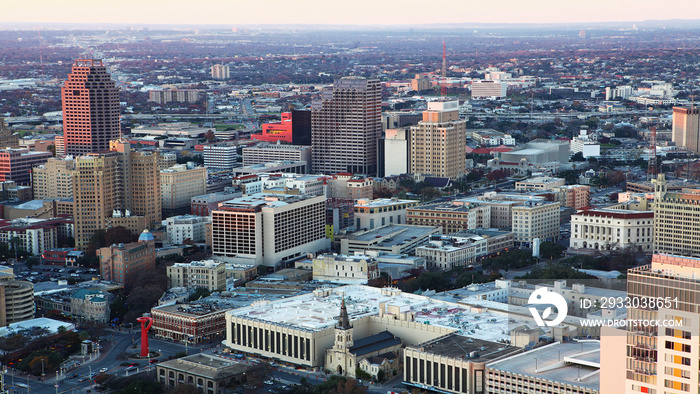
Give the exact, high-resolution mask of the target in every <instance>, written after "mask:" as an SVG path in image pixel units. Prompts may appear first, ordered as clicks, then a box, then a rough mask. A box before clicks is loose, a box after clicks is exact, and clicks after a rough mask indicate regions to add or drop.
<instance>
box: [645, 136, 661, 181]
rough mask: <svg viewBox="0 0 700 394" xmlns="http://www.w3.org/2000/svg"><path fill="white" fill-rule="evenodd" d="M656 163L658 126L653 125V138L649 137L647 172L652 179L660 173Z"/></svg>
mask: <svg viewBox="0 0 700 394" xmlns="http://www.w3.org/2000/svg"><path fill="white" fill-rule="evenodd" d="M658 172H659V171H658V168H657V163H656V126H652V127H651V138H649V167H648V168H647V173H648V174H649V177H650V178H651V179H654V178H655V177H656V175H657V174H658Z"/></svg>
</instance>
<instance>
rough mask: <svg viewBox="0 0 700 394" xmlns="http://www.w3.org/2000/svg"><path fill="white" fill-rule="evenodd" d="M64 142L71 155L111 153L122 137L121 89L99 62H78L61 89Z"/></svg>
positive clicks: (79, 60) (86, 60)
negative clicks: (120, 119)
mask: <svg viewBox="0 0 700 394" xmlns="http://www.w3.org/2000/svg"><path fill="white" fill-rule="evenodd" d="M61 101H62V105H63V108H62V109H63V143H64V144H65V153H66V154H68V155H82V154H85V153H91V152H103V151H107V150H109V141H112V140H116V139H118V138H119V137H120V136H121V125H120V123H119V89H117V86H116V85H115V83H114V81H113V80H112V79H111V78H110V75H109V73H108V72H107V68H106V67H105V66H104V65H103V64H102V60H98V59H78V60H76V61H75V64H73V67H72V68H71V73H70V75H68V80H67V81H66V82H65V84H64V85H63V87H61Z"/></svg>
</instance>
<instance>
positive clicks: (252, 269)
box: [226, 264, 258, 282]
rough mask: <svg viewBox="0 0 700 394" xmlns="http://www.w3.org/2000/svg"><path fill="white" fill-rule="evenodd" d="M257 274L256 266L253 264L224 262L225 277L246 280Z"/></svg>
mask: <svg viewBox="0 0 700 394" xmlns="http://www.w3.org/2000/svg"><path fill="white" fill-rule="evenodd" d="M256 276H258V266H257V265H255V264H226V279H228V278H234V279H238V280H241V281H243V282H247V281H249V280H251V279H253V278H255V277H256Z"/></svg>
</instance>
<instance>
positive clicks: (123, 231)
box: [105, 226, 139, 246]
mask: <svg viewBox="0 0 700 394" xmlns="http://www.w3.org/2000/svg"><path fill="white" fill-rule="evenodd" d="M138 238H139V237H138V236H137V235H134V233H132V232H131V230H129V229H128V228H126V227H122V226H116V227H111V228H109V229H107V231H105V246H107V245H118V244H128V243H132V242H136V241H137V240H138Z"/></svg>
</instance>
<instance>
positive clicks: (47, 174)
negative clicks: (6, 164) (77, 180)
mask: <svg viewBox="0 0 700 394" xmlns="http://www.w3.org/2000/svg"><path fill="white" fill-rule="evenodd" d="M75 170H76V168H75V161H74V160H73V157H72V156H68V157H54V158H50V159H49V160H48V161H47V162H46V164H42V165H40V166H36V167H34V169H33V171H32V175H33V178H32V185H33V186H34V198H36V199H38V200H50V199H54V198H73V175H74V174H75Z"/></svg>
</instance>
